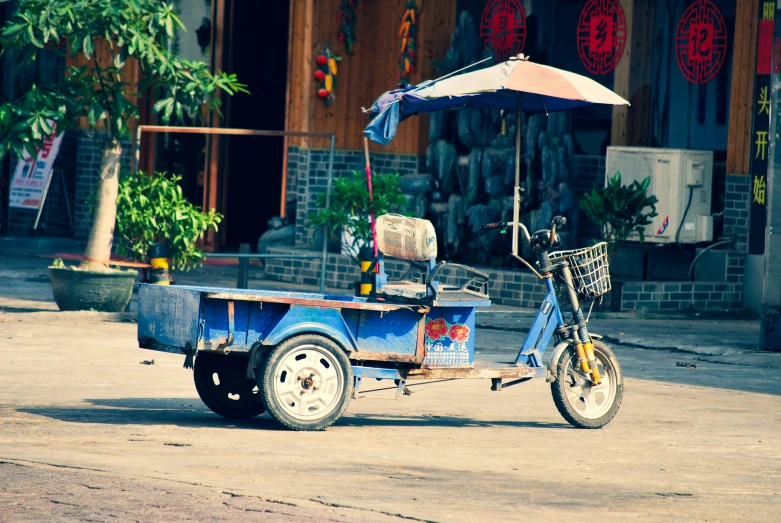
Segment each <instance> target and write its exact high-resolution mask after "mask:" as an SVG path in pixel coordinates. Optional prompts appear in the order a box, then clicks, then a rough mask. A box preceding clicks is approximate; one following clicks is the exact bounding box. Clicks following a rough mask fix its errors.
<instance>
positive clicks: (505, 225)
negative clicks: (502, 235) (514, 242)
mask: <svg viewBox="0 0 781 523" xmlns="http://www.w3.org/2000/svg"><path fill="white" fill-rule="evenodd" d="M510 225H511V224H508V223H507V222H494V223H486V224H485V225H481V226H480V227H478V228H477V230H478V231H480V232H485V231H494V230H496V229H502V230H504V229H507V228H508V227H509V226H510Z"/></svg>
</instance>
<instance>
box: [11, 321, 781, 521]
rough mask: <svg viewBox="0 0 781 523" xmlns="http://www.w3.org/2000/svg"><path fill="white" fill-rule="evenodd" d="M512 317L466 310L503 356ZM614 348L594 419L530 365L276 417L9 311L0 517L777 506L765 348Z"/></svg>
mask: <svg viewBox="0 0 781 523" xmlns="http://www.w3.org/2000/svg"><path fill="white" fill-rule="evenodd" d="M519 317H521V318H523V317H528V318H529V320H528V321H530V320H531V316H530V315H525V316H524V315H522V314H521V315H519ZM479 321H480V322H482V323H483V324H486V323H487V324H489V325H488V326H489V327H490V326H492V324H496V325H499V324H501V322H502V321H509V320H508V319H507V317H506V316H505V317H502V316H501V315H500V316H497V317H495V318H492V317H490V315H489V316H481V317H480V318H479ZM517 323H518V325H517V328H518V329H519V330H522V329H523V321H522V320H519V321H518V322H517ZM595 329H596V326H595ZM672 330H674V331H680V330H682V329H681V328H680V327H676V326H672ZM519 335H520V334H519V333H518V332H514V331H510V330H507V329H506V326H505V328H502V329H496V328H483V329H479V330H478V336H479V338H478V350H479V351H480V353H481V356H483V357H485V358H488V359H499V358H506V357H507V356H508V355H509V354H510V352H511V351H513V350H514V349H513V348H512V347H513V345H514V343H515V342H516V340H517V337H518V336H519ZM614 349H615V351H616V353H617V355H618V358H619V361H620V362H621V364H622V367H623V370H624V373H625V375H626V376H627V378H626V393H625V397H624V403H623V405H622V408H621V412H620V413H619V416H618V417H617V418H616V420H614V422H613V423H611V424H610V425H609V426H608V427H607V428H605V429H603V430H600V431H579V430H575V429H571V428H570V427H569V426H568V425H567V424H565V423H564V422H563V420H562V419H561V417H560V416H559V414H558V412H557V411H556V409H555V407H554V405H553V402H552V400H551V397H550V390H549V388H548V386H547V385H546V384H545V383H544V382H540V381H536V380H535V381H532V382H530V383H527V384H524V385H522V386H518V387H513V388H510V389H506V390H504V391H502V392H499V393H495V392H490V391H489V383H488V382H486V381H479V380H477V381H471V380H470V381H467V380H462V381H454V382H447V383H441V384H436V385H429V386H421V387H417V388H416V389H415V390H416V392H415V393H414V394H413V395H412V396H410V397H406V398H403V399H402V400H400V401H398V402H397V401H394V400H393V399H392V396H391V393H390V392H387V391H386V392H380V393H370V394H366V395H365V398H362V399H357V400H354V401H353V402H352V404H351V405H350V407H349V409H348V411H347V413H346V415H345V417H344V418H343V419H342V420H341V421H340V422H339V423H337V424H336V425H335V426H333V427H332V428H330V429H329V430H327V431H325V432H321V433H291V432H286V431H281V430H278V428H277V427H276V426H275V425H274V423H273V422H272V421H271V420H270V419H269V418H267V417H266V416H261V417H259V418H256V419H254V420H250V421H247V422H241V423H235V422H229V421H226V420H223V419H221V418H219V417H217V416H216V415H214V414H212V413H210V412H209V411H208V410H207V409H206V408H205V407H204V406H203V405H202V404H201V402H200V401H199V399H198V398H197V395H196V393H195V390H194V387H193V385H192V376H191V372H190V371H188V370H185V369H183V368H182V362H183V357H182V356H177V355H168V354H163V353H154V352H148V351H143V350H139V349H137V348H136V344H135V325H134V324H132V323H105V322H95V323H77V322H76V320H71V321H69V322H67V323H49V324H39V323H30V322H9V321H5V322H2V323H0V383H2V387H1V388H0V462H2V463H0V520H2V521H19V520H42V519H80V520H86V519H89V520H99V521H106V520H112V519H120V520H124V519H128V520H176V519H186V518H188V517H189V518H192V519H197V520H205V519H220V518H222V519H232V518H237V516H236V513H237V512H236V511H238V510H244V511H245V512H243V513H241V514H240V515H239V516H238V517H241V518H242V519H252V518H261V517H267V516H268V517H269V518H277V519H279V520H283V519H285V520H289V519H293V517H296V518H297V517H309V518H310V519H314V520H317V521H319V520H327V519H330V520H336V521H350V520H375V519H379V520H393V519H395V520H401V518H407V519H409V518H411V519H413V520H414V519H418V520H427V521H428V520H431V521H478V520H480V521H486V520H499V519H507V520H519V519H521V518H524V519H529V520H542V519H545V520H554V521H559V520H564V519H565V518H574V517H579V518H582V517H584V516H586V515H587V514H590V515H589V516H587V517H599V518H600V519H604V520H613V521H626V520H628V519H638V518H640V519H643V520H649V521H662V520H665V521H668V520H684V519H685V520H708V521H721V520H724V521H726V520H741V521H748V520H752V521H771V520H778V519H779V518H780V517H781V495H780V494H781V492H780V490H781V487H780V485H781V436H779V434H781V410H779V409H778V404H779V395H781V386H780V385H779V384H780V383H781V380H779V378H780V377H781V371H779V370H778V367H777V366H776V365H771V366H767V365H765V366H748V365H727V364H723V363H710V362H705V361H701V360H702V357H701V356H698V355H694V354H690V353H683V352H670V351H667V350H649V349H641V348H636V347H625V346H620V345H616V346H614ZM698 358H699V359H700V360H699V361H697V359H698ZM149 359H154V360H155V364H154V365H141V364H139V362H140V361H141V360H149ZM677 361H682V362H696V364H697V368H696V369H691V370H690V369H685V368H681V367H676V366H675V363H676V362H677ZM379 385H381V384H379ZM379 385H378V384H377V383H376V382H372V383H368V384H366V385H365V386H364V388H367V389H368V388H376V387H378V386H379ZM225 493H228V494H225ZM237 496H244V497H237ZM255 510H261V511H265V510H269V511H271V512H269V513H261V512H253V511H255ZM247 511H250V512H247ZM392 515H398V517H394V516H392ZM271 520H274V519H271Z"/></svg>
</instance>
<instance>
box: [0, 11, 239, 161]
mask: <svg viewBox="0 0 781 523" xmlns="http://www.w3.org/2000/svg"><path fill="white" fill-rule="evenodd" d="M180 29H181V30H183V29H184V25H183V24H182V22H181V20H180V19H179V17H178V16H177V13H176V11H175V10H174V8H173V6H172V5H171V4H169V3H168V2H165V1H162V0H20V1H19V7H18V10H17V11H16V13H14V15H13V16H12V17H11V18H10V20H9V21H8V22H7V23H6V25H5V27H4V28H3V30H2V32H0V48H1V49H2V52H3V53H7V52H9V51H12V52H14V54H15V56H16V59H17V61H18V63H19V67H20V68H25V67H29V66H30V65H32V63H33V62H34V61H35V60H36V59H37V58H38V56H39V53H40V52H41V50H43V49H47V50H49V51H51V52H54V53H57V54H59V55H65V54H66V53H70V54H71V55H72V56H75V55H76V54H77V53H79V52H82V53H84V56H85V57H86V58H88V59H90V61H89V62H88V65H85V66H81V67H67V68H66V70H65V71H64V74H62V75H60V77H59V78H58V79H57V80H56V81H55V82H53V83H52V84H50V85H46V86H36V85H33V86H32V88H31V89H29V90H27V91H26V92H25V93H24V94H23V95H22V96H21V97H20V98H18V99H16V100H13V101H8V102H6V103H3V104H2V105H0V138H2V141H0V157H1V156H2V155H4V154H6V153H7V152H8V151H9V150H13V151H14V152H15V153H16V154H21V152H22V150H24V149H26V150H27V151H28V152H29V153H30V154H31V155H33V156H35V149H36V147H39V148H40V147H41V145H42V143H43V139H44V137H45V136H47V135H48V134H51V132H52V129H51V126H50V125H49V123H48V120H56V121H57V133H58V134H59V133H61V132H62V131H64V130H66V129H69V128H75V127H77V126H78V124H79V119H80V118H81V117H85V118H86V119H87V121H88V122H89V125H90V128H92V129H95V128H101V129H103V130H105V131H106V132H107V133H108V136H109V138H110V139H112V140H114V141H118V140H119V139H121V138H123V137H128V136H129V132H130V125H129V124H130V122H131V120H133V119H135V118H137V117H138V109H137V106H136V104H135V103H134V100H133V98H136V97H139V96H141V95H143V94H145V93H147V92H150V91H151V92H152V93H153V94H154V95H155V96H156V97H157V99H158V101H157V103H155V105H154V107H153V110H154V112H156V113H158V114H159V115H160V116H161V118H162V120H163V121H164V122H166V123H168V122H170V121H172V120H173V119H174V117H175V118H177V119H179V120H181V119H182V118H183V117H184V114H185V112H189V113H191V114H197V112H198V109H199V107H200V106H201V105H202V104H206V105H207V107H208V109H210V110H211V109H217V110H219V106H220V100H219V98H218V97H217V96H216V94H217V92H218V89H222V90H223V91H225V92H226V93H228V94H233V93H236V92H247V91H246V88H245V86H244V85H243V84H240V83H239V82H238V81H237V79H236V77H235V75H228V74H225V73H219V74H212V73H211V72H210V71H209V67H208V65H207V64H205V63H203V62H195V61H189V60H184V59H182V58H179V57H177V56H175V55H173V54H172V53H171V52H169V50H168V48H167V45H166V42H167V41H168V39H171V38H173V37H174V35H175V32H176V31H177V30H180ZM100 41H104V42H105V44H104V45H106V47H107V49H108V55H109V56H110V57H111V60H110V62H108V63H105V62H106V60H105V59H104V60H103V61H101V57H99V56H98V54H99V53H96V52H95V50H96V46H97V45H98V43H99V42H100ZM104 56H105V55H104ZM129 59H135V60H137V61H138V65H139V68H140V72H141V75H140V77H139V78H140V80H138V81H137V82H135V83H134V84H133V85H131V84H130V82H129V81H128V80H129V78H128V75H127V74H126V72H125V71H124V66H125V63H126V62H127V61H128V60H129Z"/></svg>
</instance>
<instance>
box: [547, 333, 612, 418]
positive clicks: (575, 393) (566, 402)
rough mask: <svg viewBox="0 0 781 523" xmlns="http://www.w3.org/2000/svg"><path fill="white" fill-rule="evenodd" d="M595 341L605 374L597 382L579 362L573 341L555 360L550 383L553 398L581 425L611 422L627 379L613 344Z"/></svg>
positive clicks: (599, 362)
mask: <svg viewBox="0 0 781 523" xmlns="http://www.w3.org/2000/svg"><path fill="white" fill-rule="evenodd" d="M593 341H594V357H595V358H596V360H597V366H598V368H599V372H600V374H601V376H602V380H601V381H600V383H599V385H596V386H595V385H594V384H593V383H592V382H591V380H590V379H589V376H588V375H587V374H585V373H584V372H583V371H582V370H581V369H580V365H579V364H578V354H577V352H576V351H575V347H573V346H572V345H570V346H569V347H567V348H566V349H565V350H564V352H562V353H561V356H559V361H558V362H556V379H555V381H554V382H553V383H551V392H552V393H553V402H554V403H555V404H556V408H557V409H558V410H559V413H560V414H561V415H562V416H563V417H564V419H565V420H567V421H569V422H570V423H571V424H572V425H574V426H575V427H578V428H581V429H599V428H602V427H604V426H605V425H607V424H608V423H610V420H612V419H613V418H614V417H615V416H616V414H617V413H618V409H619V407H620V406H621V399H622V398H623V396H624V380H623V377H622V376H621V367H619V366H618V361H617V360H616V356H615V354H613V351H612V350H610V347H608V346H607V345H605V344H604V343H602V342H601V341H596V340H593Z"/></svg>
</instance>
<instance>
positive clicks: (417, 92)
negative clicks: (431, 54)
mask: <svg viewBox="0 0 781 523" xmlns="http://www.w3.org/2000/svg"><path fill="white" fill-rule="evenodd" d="M536 79H539V81H538V82H537V81H536ZM541 90H546V91H548V92H545V93H543V92H541ZM589 103H607V104H620V103H626V101H624V100H623V99H621V98H620V97H618V96H617V95H615V94H614V93H612V92H611V91H609V90H607V89H605V88H604V87H602V86H600V85H599V84H596V82H593V81H591V80H589V79H586V78H583V77H580V76H578V75H574V74H572V73H566V72H564V71H559V70H557V69H554V68H551V67H545V66H539V65H536V64H531V63H530V62H528V61H526V60H525V59H524V58H523V57H522V56H519V57H518V58H516V59H511V60H509V61H507V62H504V63H502V64H499V65H496V66H494V67H490V68H487V69H483V70H480V71H475V72H472V73H466V74H462V75H460V76H455V77H452V78H448V79H442V80H441V81H438V82H429V83H427V84H422V85H421V86H419V87H417V88H412V87H410V88H405V89H399V90H396V91H391V92H389V93H386V94H385V95H383V96H382V97H380V99H378V101H377V102H376V103H375V105H374V106H373V107H372V112H373V113H374V116H375V118H374V120H373V121H372V124H371V125H370V126H369V127H368V128H367V130H366V134H367V135H368V136H369V137H370V138H372V139H373V140H375V141H378V142H380V143H387V142H388V141H390V139H392V137H393V135H394V134H395V130H396V129H395V126H396V125H397V124H398V122H399V121H400V120H403V119H404V118H406V117H408V116H411V115H414V114H418V113H420V112H426V111H433V110H440V109H447V108H449V107H457V106H462V105H473V106H482V107H491V108H500V109H510V108H515V109H517V111H518V118H517V120H516V122H520V121H521V117H520V116H521V111H531V112H534V111H543V110H544V111H548V110H564V109H569V108H573V107H577V106H579V105H587V104H589ZM520 127H521V126H520V124H519V123H517V124H516V145H517V147H516V150H517V152H516V161H515V167H516V168H515V189H514V193H513V219H512V221H510V222H498V223H493V224H487V225H484V226H482V227H481V229H482V230H502V231H505V230H509V231H511V232H512V255H513V256H514V257H515V258H516V259H518V260H519V261H521V262H523V263H526V264H527V265H528V267H529V269H530V270H532V271H533V272H534V273H535V274H536V275H537V276H538V277H539V278H541V279H542V280H543V281H544V282H545V286H546V287H547V291H548V292H547V296H546V297H545V299H544V300H543V302H542V304H541V305H540V308H539V312H538V313H537V317H536V318H535V320H534V323H533V325H532V326H531V329H530V330H529V332H528V334H527V336H526V339H525V340H524V341H523V342H522V343H520V347H519V350H518V353H517V356H516V357H515V359H514V360H513V361H510V362H506V363H490V362H480V361H475V358H474V354H475V335H476V332H475V310H476V308H478V307H488V306H490V305H491V302H490V300H489V297H488V275H487V274H485V273H484V272H482V271H479V270H476V269H473V268H470V267H466V266H457V267H458V268H460V269H462V270H463V271H465V273H466V274H467V275H468V276H467V277H466V281H465V283H463V284H462V285H460V286H459V285H447V284H445V283H444V282H442V281H440V274H441V269H442V268H443V267H444V266H445V262H439V263H437V261H436V238H435V237H434V236H433V233H431V231H433V227H431V225H430V223H428V222H426V221H425V220H420V219H415V218H399V217H397V216H383V217H379V218H378V219H377V226H378V229H379V230H380V231H381V232H382V234H379V233H378V234H377V236H376V237H375V246H376V247H377V255H376V257H375V259H374V261H373V262H372V267H371V268H370V273H371V274H373V275H374V285H373V288H372V291H371V295H370V296H369V297H351V296H342V295H329V294H309V293H299V292H275V291H257V290H236V289H222V288H209V287H185V286H158V285H142V286H141V289H140V291H139V322H138V341H139V345H140V346H141V347H142V348H146V349H152V350H160V351H166V352H174V353H183V354H185V355H186V360H185V366H191V365H192V366H194V376H195V387H196V389H197V391H198V394H199V395H200V397H201V399H202V400H203V402H204V403H205V404H206V406H208V407H209V408H210V409H211V410H212V411H214V412H216V413H217V414H219V415H221V416H224V417H226V418H249V417H253V416H257V415H259V414H261V413H262V412H264V411H267V412H268V413H269V414H270V415H271V417H273V418H274V419H275V420H277V421H278V422H279V423H281V424H282V425H283V426H285V427H287V428H290V429H295V430H321V429H324V428H326V427H328V426H329V425H331V424H333V423H334V422H336V421H337V420H338V419H339V417H340V416H341V415H342V414H343V413H344V411H345V409H346V408H347V406H348V404H349V402H350V399H351V398H352V397H353V394H354V392H355V391H356V390H357V389H358V387H359V386H360V384H361V381H362V380H363V379H364V378H375V379H378V380H393V381H394V382H395V385H396V387H397V397H398V396H399V395H401V394H402V393H403V392H404V391H405V389H406V387H407V385H408V383H409V382H412V381H414V380H432V379H434V380H436V379H456V378H486V379H490V380H491V389H492V390H494V391H500V390H502V388H503V387H507V386H511V385H516V384H519V383H523V382H525V381H528V380H530V379H532V378H542V379H545V380H547V381H548V382H549V383H550V385H551V392H552V394H553V401H554V403H555V405H556V407H557V408H558V410H559V412H560V413H561V415H562V416H563V417H564V418H565V419H566V420H567V421H569V422H570V423H571V424H572V425H574V426H576V427H581V428H600V427H603V426H604V425H606V424H607V423H609V422H610V420H612V419H613V418H614V417H615V415H616V413H617V411H618V409H619V406H620V404H621V399H622V394H623V379H622V376H621V369H620V367H619V365H618V362H617V361H616V358H615V355H614V354H613V352H612V351H611V350H610V348H609V347H608V346H607V345H605V344H604V343H602V342H601V341H600V337H599V336H596V335H595V334H592V333H590V332H589V329H588V318H587V317H586V315H585V314H584V312H583V308H582V307H581V302H585V301H591V302H592V303H593V300H595V299H598V298H599V297H600V296H602V295H603V294H604V293H606V292H608V291H609V290H610V275H609V268H608V259H607V252H606V245H605V244H604V243H602V244H598V245H595V246H593V247H588V248H585V249H578V250H574V251H558V252H555V249H556V248H557V247H558V245H559V243H560V239H559V237H558V234H557V228H558V227H561V226H563V225H564V224H565V220H564V219H563V218H561V217H556V218H554V219H553V223H552V224H551V226H550V229H545V230H540V231H537V232H534V233H533V234H529V232H528V231H527V229H526V227H524V226H523V225H522V224H521V223H520V219H519V216H520V205H521V194H522V189H521V184H520V167H519V166H520V161H521V155H520V144H521V129H520ZM427 231H429V232H427ZM520 241H523V242H525V244H526V245H527V246H529V247H530V248H531V249H532V250H533V252H534V253H535V255H536V258H537V263H536V266H532V265H531V264H528V263H527V262H526V260H524V259H523V258H522V257H521V256H520V255H519V243H520ZM385 255H395V256H396V257H401V258H402V259H406V260H407V261H409V262H410V264H411V265H412V266H413V267H414V268H417V269H418V270H413V271H410V272H409V273H408V274H407V275H406V276H405V277H403V278H402V279H401V280H398V281H390V280H389V279H388V277H387V274H386V271H385V262H384V256H385ZM450 265H453V264H450ZM565 313H571V318H570V319H569V320H565ZM551 340H553V351H552V354H551V356H550V358H549V360H548V362H547V364H545V363H544V362H543V355H544V353H545V352H546V349H547V347H548V346H549V344H550V342H551Z"/></svg>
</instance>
